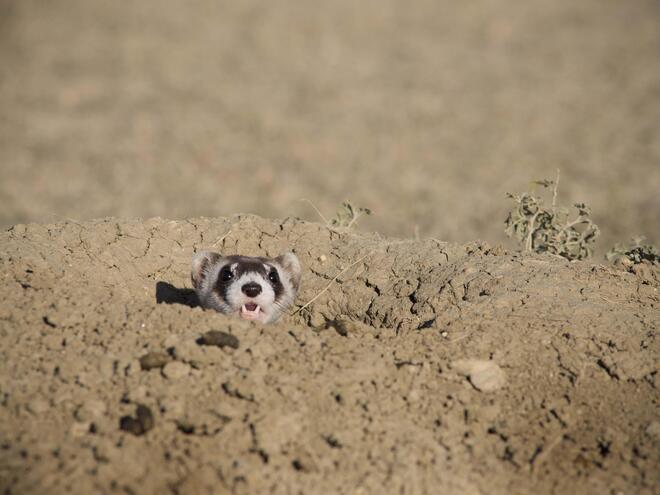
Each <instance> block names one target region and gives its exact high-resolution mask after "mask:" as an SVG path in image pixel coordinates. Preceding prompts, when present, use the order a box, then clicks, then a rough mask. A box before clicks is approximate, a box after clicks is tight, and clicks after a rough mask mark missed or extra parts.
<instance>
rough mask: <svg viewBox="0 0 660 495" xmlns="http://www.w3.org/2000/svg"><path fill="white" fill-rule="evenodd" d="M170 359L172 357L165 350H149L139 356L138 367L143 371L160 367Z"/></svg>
mask: <svg viewBox="0 0 660 495" xmlns="http://www.w3.org/2000/svg"><path fill="white" fill-rule="evenodd" d="M171 360H172V358H171V357H170V356H169V354H167V353H165V352H149V353H147V354H145V355H144V356H142V357H141V358H140V367H141V368H142V369H143V370H145V371H146V370H151V369H154V368H162V367H163V366H165V365H166V364H167V363H169V362H170V361H171Z"/></svg>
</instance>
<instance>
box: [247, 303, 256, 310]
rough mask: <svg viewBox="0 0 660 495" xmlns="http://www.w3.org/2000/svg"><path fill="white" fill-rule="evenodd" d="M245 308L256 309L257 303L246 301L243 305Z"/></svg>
mask: <svg viewBox="0 0 660 495" xmlns="http://www.w3.org/2000/svg"><path fill="white" fill-rule="evenodd" d="M245 309H247V310H248V311H254V310H255V309H257V305H256V304H254V303H247V304H246V305H245Z"/></svg>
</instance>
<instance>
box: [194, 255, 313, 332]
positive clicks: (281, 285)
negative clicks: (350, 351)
mask: <svg viewBox="0 0 660 495" xmlns="http://www.w3.org/2000/svg"><path fill="white" fill-rule="evenodd" d="M300 271H301V270H300V262H299V261H298V258H297V257H296V255H295V254H293V253H286V254H283V255H281V256H278V257H277V258H253V257H250V256H222V255H220V254H218V253H212V252H210V251H201V252H199V253H197V254H196V255H195V256H194V257H193V260H192V273H191V278H192V283H193V287H194V288H195V292H196V293H197V297H198V299H199V302H200V304H201V305H202V307H204V308H209V309H215V310H216V311H220V312H221V313H224V314H230V315H231V314H233V315H236V316H240V317H241V318H244V319H246V320H256V321H260V322H262V323H272V322H274V321H275V320H277V319H278V318H279V317H280V316H281V315H282V313H283V312H284V310H285V309H286V308H287V307H289V306H290V305H291V303H293V300H294V298H295V297H296V293H297V292H298V287H299V285H300Z"/></svg>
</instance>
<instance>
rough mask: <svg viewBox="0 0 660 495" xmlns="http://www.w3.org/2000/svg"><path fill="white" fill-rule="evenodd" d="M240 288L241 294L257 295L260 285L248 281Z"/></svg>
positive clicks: (259, 291)
mask: <svg viewBox="0 0 660 495" xmlns="http://www.w3.org/2000/svg"><path fill="white" fill-rule="evenodd" d="M241 290H242V291H243V294H245V295H246V296H248V297H257V296H258V295H259V294H261V285H259V284H257V283H255V282H250V283H249V284H245V285H244V286H243V287H241Z"/></svg>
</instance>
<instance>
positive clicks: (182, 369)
mask: <svg viewBox="0 0 660 495" xmlns="http://www.w3.org/2000/svg"><path fill="white" fill-rule="evenodd" d="M188 373H190V366H188V365H187V364H186V363H180V362H179V361H172V362H170V363H167V364H166V365H165V367H164V368H163V375H165V377H166V378H169V379H170V380H178V379H179V378H183V377H184V376H187V375H188Z"/></svg>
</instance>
